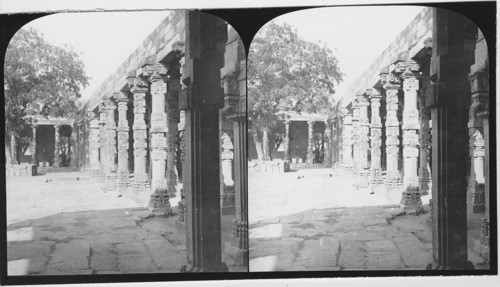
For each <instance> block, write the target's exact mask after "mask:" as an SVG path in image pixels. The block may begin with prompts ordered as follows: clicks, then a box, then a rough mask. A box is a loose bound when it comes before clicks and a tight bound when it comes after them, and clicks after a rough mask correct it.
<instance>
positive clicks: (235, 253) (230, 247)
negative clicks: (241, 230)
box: [223, 242, 248, 266]
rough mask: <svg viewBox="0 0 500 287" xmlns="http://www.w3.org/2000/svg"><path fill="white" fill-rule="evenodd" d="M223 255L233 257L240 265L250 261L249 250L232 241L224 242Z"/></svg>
mask: <svg viewBox="0 0 500 287" xmlns="http://www.w3.org/2000/svg"><path fill="white" fill-rule="evenodd" d="M223 256H224V257H229V258H231V259H232V260H233V261H234V262H235V263H236V264H237V265H238V266H246V265H247V262H248V250H247V249H241V248H239V247H238V246H235V245H234V244H233V243H232V242H226V243H224V253H223ZM223 260H224V259H223ZM224 261H227V260H224Z"/></svg>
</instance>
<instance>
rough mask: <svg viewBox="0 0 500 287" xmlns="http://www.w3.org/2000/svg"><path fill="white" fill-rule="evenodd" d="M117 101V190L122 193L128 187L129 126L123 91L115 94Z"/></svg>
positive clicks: (126, 100)
mask: <svg viewBox="0 0 500 287" xmlns="http://www.w3.org/2000/svg"><path fill="white" fill-rule="evenodd" d="M117 98H118V99H117V102H118V128H117V131H118V180H117V185H118V192H119V193H120V194H122V193H124V192H126V191H127V189H128V184H129V171H128V149H129V143H128V139H129V138H128V137H129V136H128V133H129V126H128V120H127V104H128V98H127V96H126V95H124V94H123V93H118V94H117Z"/></svg>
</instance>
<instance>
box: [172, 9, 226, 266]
mask: <svg viewBox="0 0 500 287" xmlns="http://www.w3.org/2000/svg"><path fill="white" fill-rule="evenodd" d="M185 25H186V38H185V39H186V47H185V59H184V61H185V63H184V69H183V80H182V81H183V84H184V85H185V87H183V89H182V92H181V96H180V99H179V107H180V108H181V109H182V110H185V132H184V135H185V148H186V153H185V162H184V170H183V184H184V190H185V195H186V244H187V250H186V253H187V263H188V264H187V265H186V266H183V267H182V269H181V272H219V271H227V267H226V266H225V264H224V263H222V260H221V236H220V234H221V218H220V195H219V192H220V177H219V169H220V168H219V164H218V163H219V156H220V154H219V137H218V136H217V135H218V134H219V109H220V108H222V107H223V104H224V102H223V100H224V93H223V90H222V88H221V86H220V69H221V68H222V67H223V62H224V58H223V57H224V47H225V44H226V39H227V26H226V24H225V22H224V21H223V20H221V19H219V18H216V17H214V16H211V15H208V14H204V13H200V12H194V11H186V24H185Z"/></svg>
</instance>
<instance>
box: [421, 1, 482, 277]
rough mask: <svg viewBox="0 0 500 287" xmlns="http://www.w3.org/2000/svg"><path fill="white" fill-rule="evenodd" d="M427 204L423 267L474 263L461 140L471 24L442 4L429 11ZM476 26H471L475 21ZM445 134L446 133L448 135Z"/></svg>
mask: <svg viewBox="0 0 500 287" xmlns="http://www.w3.org/2000/svg"><path fill="white" fill-rule="evenodd" d="M431 12H432V17H433V18H432V25H433V27H432V32H433V35H432V41H433V44H432V45H433V48H432V61H431V73H430V75H431V76H430V79H431V81H432V84H433V94H432V97H428V98H427V99H428V100H429V101H428V102H427V105H428V106H431V116H432V169H431V170H432V204H433V205H434V207H433V214H432V217H433V219H432V220H433V225H432V234H433V244H432V245H433V260H434V264H430V265H429V266H428V269H440V270H443V269H446V270H454V269H462V270H463V269H469V270H471V269H474V266H473V265H472V263H471V262H468V258H467V257H468V255H467V254H468V251H467V250H468V248H467V241H468V240H467V204H466V197H467V171H466V163H467V150H468V148H467V141H468V140H469V137H468V135H467V133H466V132H464V131H465V127H466V126H467V122H468V117H467V114H468V111H467V110H468V103H469V102H470V91H469V85H468V83H467V77H468V75H469V72H470V66H471V65H472V63H474V47H475V41H476V35H474V33H471V32H472V31H473V30H472V29H470V28H473V27H474V25H473V24H472V23H471V22H470V20H468V19H467V18H465V17H464V16H462V15H460V14H458V13H455V12H452V11H449V10H446V9H433V10H432V11H431ZM475 29H476V31H477V26H476V27H475ZM450 135H451V136H450Z"/></svg>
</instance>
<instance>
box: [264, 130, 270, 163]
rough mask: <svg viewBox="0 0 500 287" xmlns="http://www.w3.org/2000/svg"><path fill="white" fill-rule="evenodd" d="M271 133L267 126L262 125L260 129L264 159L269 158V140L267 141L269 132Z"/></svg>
mask: <svg viewBox="0 0 500 287" xmlns="http://www.w3.org/2000/svg"><path fill="white" fill-rule="evenodd" d="M270 133H271V131H270V129H269V128H268V127H264V128H263V129H262V151H263V152H264V160H266V161H267V160H271V154H270V150H271V147H270V141H269V134H270Z"/></svg>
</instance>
